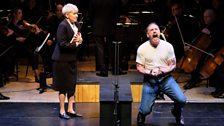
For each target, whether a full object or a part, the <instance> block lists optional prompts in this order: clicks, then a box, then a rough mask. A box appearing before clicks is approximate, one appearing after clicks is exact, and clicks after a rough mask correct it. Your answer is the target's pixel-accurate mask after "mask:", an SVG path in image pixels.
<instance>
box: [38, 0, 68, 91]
mask: <svg viewBox="0 0 224 126" xmlns="http://www.w3.org/2000/svg"><path fill="white" fill-rule="evenodd" d="M62 8H63V4H61V3H57V4H56V10H55V14H52V12H49V15H48V17H47V19H46V20H44V22H41V24H42V26H43V27H45V29H46V30H47V31H48V32H49V33H50V36H49V38H48V40H47V41H46V43H45V44H44V46H43V47H42V48H41V50H40V52H39V53H40V55H41V58H42V60H43V66H44V71H43V72H40V88H39V91H40V92H39V93H43V92H45V91H46V89H47V88H51V87H49V85H47V83H46V79H47V78H51V77H52V63H53V62H52V59H51V56H52V54H53V51H54V48H55V36H56V32H57V28H58V25H59V24H60V22H61V21H62V20H63V19H64V15H63V14H62ZM51 86H52V88H54V85H51Z"/></svg>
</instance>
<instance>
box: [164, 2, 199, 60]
mask: <svg viewBox="0 0 224 126" xmlns="http://www.w3.org/2000/svg"><path fill="white" fill-rule="evenodd" d="M170 9H171V19H170V20H169V21H168V23H167V28H166V31H165V35H166V37H167V41H169V42H171V44H172V45H173V47H174V52H175V55H176V58H177V63H178V62H179V61H180V59H181V58H182V57H183V56H184V54H185V50H186V46H185V44H184V43H185V42H187V43H189V42H191V41H192V40H193V39H194V38H195V36H197V34H198V33H199V32H200V27H199V23H198V21H197V20H196V19H195V18H192V17H190V16H186V15H184V10H183V5H182V3H180V2H177V1H175V2H173V3H171V5H170Z"/></svg>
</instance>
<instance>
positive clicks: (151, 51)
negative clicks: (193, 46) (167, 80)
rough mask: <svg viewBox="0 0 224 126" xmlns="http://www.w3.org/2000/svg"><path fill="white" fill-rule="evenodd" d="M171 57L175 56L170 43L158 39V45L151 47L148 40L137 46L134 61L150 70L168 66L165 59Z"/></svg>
mask: <svg viewBox="0 0 224 126" xmlns="http://www.w3.org/2000/svg"><path fill="white" fill-rule="evenodd" d="M173 58H175V54H174V49H173V46H172V45H171V44H170V43H168V42H166V41H164V40H161V39H160V43H159V45H158V46H157V47H153V46H152V45H151V44H150V40H148V41H146V42H144V43H143V44H141V45H140V46H139V47H138V50H137V57H136V62H137V63H139V64H142V65H144V66H145V68H146V69H148V70H150V69H155V68H158V67H160V66H168V64H167V61H168V60H170V59H173Z"/></svg>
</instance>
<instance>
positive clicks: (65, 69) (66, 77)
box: [52, 4, 82, 119]
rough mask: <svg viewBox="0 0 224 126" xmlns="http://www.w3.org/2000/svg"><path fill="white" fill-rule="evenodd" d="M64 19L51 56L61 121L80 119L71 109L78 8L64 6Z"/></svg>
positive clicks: (77, 40)
mask: <svg viewBox="0 0 224 126" xmlns="http://www.w3.org/2000/svg"><path fill="white" fill-rule="evenodd" d="M62 13H63V15H64V16H65V19H64V20H63V21H62V22H61V23H60V24H59V26H58V29H57V34H56V42H57V44H56V46H55V50H54V52H53V55H52V59H53V61H54V62H53V83H54V85H55V86H56V89H57V90H58V91H59V102H60V113H59V117H60V118H62V119H69V118H70V117H81V116H82V115H80V114H77V113H76V112H75V110H74V109H73V101H74V93H75V86H76V54H77V50H78V46H79V45H80V44H81V43H82V36H81V33H80V32H79V30H80V29H79V28H80V26H79V23H78V22H77V18H78V8H77V6H76V5H73V4H66V5H65V6H64V7H63V8H62ZM66 95H67V98H68V109H67V112H65V98H66Z"/></svg>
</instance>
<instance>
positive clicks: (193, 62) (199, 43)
mask: <svg viewBox="0 0 224 126" xmlns="http://www.w3.org/2000/svg"><path fill="white" fill-rule="evenodd" d="M210 44H211V39H210V36H209V35H207V34H205V33H200V34H199V35H198V36H197V37H196V38H195V39H194V40H193V42H192V44H188V43H185V45H187V46H189V47H190V48H189V49H188V50H187V51H186V54H185V56H183V57H182V59H181V61H180V62H181V65H180V68H181V69H182V70H184V72H186V73H191V72H192V71H193V70H195V68H196V66H197V64H198V62H199V60H200V58H201V56H202V54H203V53H205V54H207V55H210V56H213V55H212V54H210V53H208V52H205V51H204V50H206V49H207V48H208V46H209V45H210Z"/></svg>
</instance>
